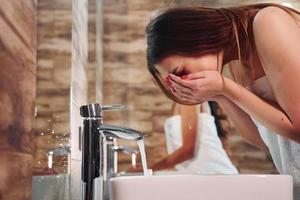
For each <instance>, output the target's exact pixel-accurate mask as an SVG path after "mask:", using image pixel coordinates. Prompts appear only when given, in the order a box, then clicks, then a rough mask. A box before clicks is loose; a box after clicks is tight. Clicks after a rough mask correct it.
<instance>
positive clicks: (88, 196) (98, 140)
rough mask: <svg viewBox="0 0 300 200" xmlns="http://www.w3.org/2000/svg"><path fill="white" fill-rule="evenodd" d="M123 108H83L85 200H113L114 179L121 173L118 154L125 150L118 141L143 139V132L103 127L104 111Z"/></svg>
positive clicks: (82, 175) (113, 106) (82, 191)
mask: <svg viewBox="0 0 300 200" xmlns="http://www.w3.org/2000/svg"><path fill="white" fill-rule="evenodd" d="M120 108H122V106H119V105H109V106H101V105H100V104H97V103H96V104H88V105H85V106H82V107H81V108H80V115H81V116H82V117H83V118H84V120H83V133H82V168H81V200H108V199H110V186H109V185H110V182H109V180H110V178H112V177H114V176H115V175H116V172H117V170H116V169H117V157H116V153H117V152H118V151H119V152H120V151H125V150H124V149H123V150H122V148H119V147H118V146H117V145H116V139H117V138H119V139H124V140H141V139H143V138H144V135H143V133H141V132H139V131H136V130H133V129H130V128H126V127H122V126H113V125H103V124H102V112H103V111H106V110H113V109H120Z"/></svg>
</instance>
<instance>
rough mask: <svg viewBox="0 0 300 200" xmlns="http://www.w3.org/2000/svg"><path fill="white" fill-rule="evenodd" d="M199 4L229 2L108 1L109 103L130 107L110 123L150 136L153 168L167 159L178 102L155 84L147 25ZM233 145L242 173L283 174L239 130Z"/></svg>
mask: <svg viewBox="0 0 300 200" xmlns="http://www.w3.org/2000/svg"><path fill="white" fill-rule="evenodd" d="M199 2H202V3H203V4H204V5H207V6H213V5H215V3H222V4H224V2H225V1H222V2H221V1H210V0H209V1H200V0H198V1H163V0H143V1H139V0H127V1H125V0H114V1H111V0H106V1H104V3H105V5H104V38H103V39H104V40H103V42H104V43H103V45H104V46H103V51H104V58H103V59H104V79H103V81H104V93H103V97H104V102H105V103H107V104H109V103H121V104H126V105H127V110H124V111H120V112H112V113H105V115H104V116H105V117H104V122H105V123H114V124H123V125H127V126H129V127H131V128H135V129H137V130H141V131H143V132H145V133H147V134H150V135H149V136H147V137H146V138H145V145H146V154H147V160H148V162H149V163H150V164H151V163H154V162H156V161H158V160H160V159H161V158H163V157H164V156H166V147H165V136H164V133H163V123H164V121H165V119H166V118H167V117H168V116H170V115H171V107H172V102H171V101H170V100H169V99H167V98H166V97H165V96H164V95H163V94H162V92H161V91H160V90H159V89H158V88H157V86H155V85H154V84H153V83H152V81H151V77H150V75H149V72H148V71H147V63H146V54H145V50H146V44H145V34H144V29H145V25H146V24H147V21H148V17H149V15H150V13H151V12H153V11H154V10H156V9H159V8H163V7H166V6H170V5H174V4H180V5H186V4H189V5H190V4H191V3H195V4H197V5H199ZM226 2H227V3H228V2H229V1H226ZM232 2H233V1H232ZM248 2H250V1H248ZM125 144H126V145H127V144H128V145H131V146H134V147H137V146H136V144H134V143H128V142H127V143H125ZM229 144H230V152H231V154H230V157H231V158H232V161H233V162H234V164H235V165H236V166H237V167H238V168H239V170H240V172H242V173H276V172H277V171H276V169H275V168H274V165H273V164H272V161H271V159H270V156H269V155H267V154H265V153H263V152H261V151H259V150H257V149H256V148H254V147H252V146H250V145H248V144H247V143H245V142H244V141H243V140H242V139H241V137H240V136H238V135H237V134H236V133H235V132H234V131H233V133H232V135H231V136H230V138H229ZM120 161H121V166H120V170H124V169H127V168H128V167H129V166H130V156H124V155H121V156H120Z"/></svg>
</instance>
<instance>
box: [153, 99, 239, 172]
mask: <svg viewBox="0 0 300 200" xmlns="http://www.w3.org/2000/svg"><path fill="white" fill-rule="evenodd" d="M218 112H219V110H218V106H217V104H216V103H215V102H205V103H203V104H201V105H200V106H185V105H179V104H177V105H175V106H174V108H173V113H174V115H173V116H172V117H169V118H168V119H167V120H166V122H165V134H166V143H167V150H168V153H169V155H168V156H167V157H165V158H164V159H162V160H161V161H160V162H158V163H155V164H154V165H152V166H151V169H152V170H161V169H166V168H172V167H175V168H176V169H177V171H178V172H180V173H185V174H193V173H199V174H237V173H238V171H237V169H236V168H235V167H234V165H233V164H232V163H231V161H230V159H229V158H228V156H227V154H226V152H225V150H224V148H223V146H225V145H226V139H227V138H226V136H227V132H226V131H225V129H224V128H223V126H222V124H221V119H222V118H224V117H223V116H222V115H221V114H219V113H218ZM221 141H222V142H224V143H223V145H222V142H221Z"/></svg>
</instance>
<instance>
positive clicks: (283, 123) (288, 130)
mask: <svg viewBox="0 0 300 200" xmlns="http://www.w3.org/2000/svg"><path fill="white" fill-rule="evenodd" d="M224 83H225V84H224V85H225V87H224V90H223V92H222V94H223V95H224V96H225V97H226V98H227V99H230V101H232V102H233V103H234V104H236V105H237V106H238V107H239V108H241V109H242V110H243V111H244V112H246V113H248V115H249V116H251V117H253V118H254V119H256V120H257V121H258V122H260V123H261V124H262V125H264V126H265V127H268V129H270V130H271V131H273V132H275V133H278V134H279V135H282V136H284V137H287V138H289V139H292V140H294V141H297V142H300V134H299V132H300V131H299V130H298V129H297V128H296V127H295V126H293V124H292V123H291V121H290V120H289V118H288V117H287V115H286V114H285V113H284V112H283V111H282V110H280V109H279V108H277V107H275V106H273V105H271V104H269V103H267V102H265V101H264V100H262V99H260V98H259V97H257V96H256V95H255V94H253V93H252V92H250V91H248V90H247V89H245V88H244V87H242V86H240V85H239V84H237V83H235V82H233V81H232V80H230V79H227V78H224ZM237 123H239V122H238V121H237ZM252 123H253V122H252Z"/></svg>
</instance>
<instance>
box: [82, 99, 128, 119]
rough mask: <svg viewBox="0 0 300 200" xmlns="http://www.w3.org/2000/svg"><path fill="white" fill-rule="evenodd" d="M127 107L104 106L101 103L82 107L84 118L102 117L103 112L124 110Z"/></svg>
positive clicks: (116, 105)
mask: <svg viewBox="0 0 300 200" xmlns="http://www.w3.org/2000/svg"><path fill="white" fill-rule="evenodd" d="M124 108H125V106H123V105H118V104H112V105H104V106H102V105H101V104H99V103H91V104H87V105H84V106H81V107H80V115H81V116H82V117H100V118H101V117H102V111H107V110H118V109H124Z"/></svg>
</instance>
